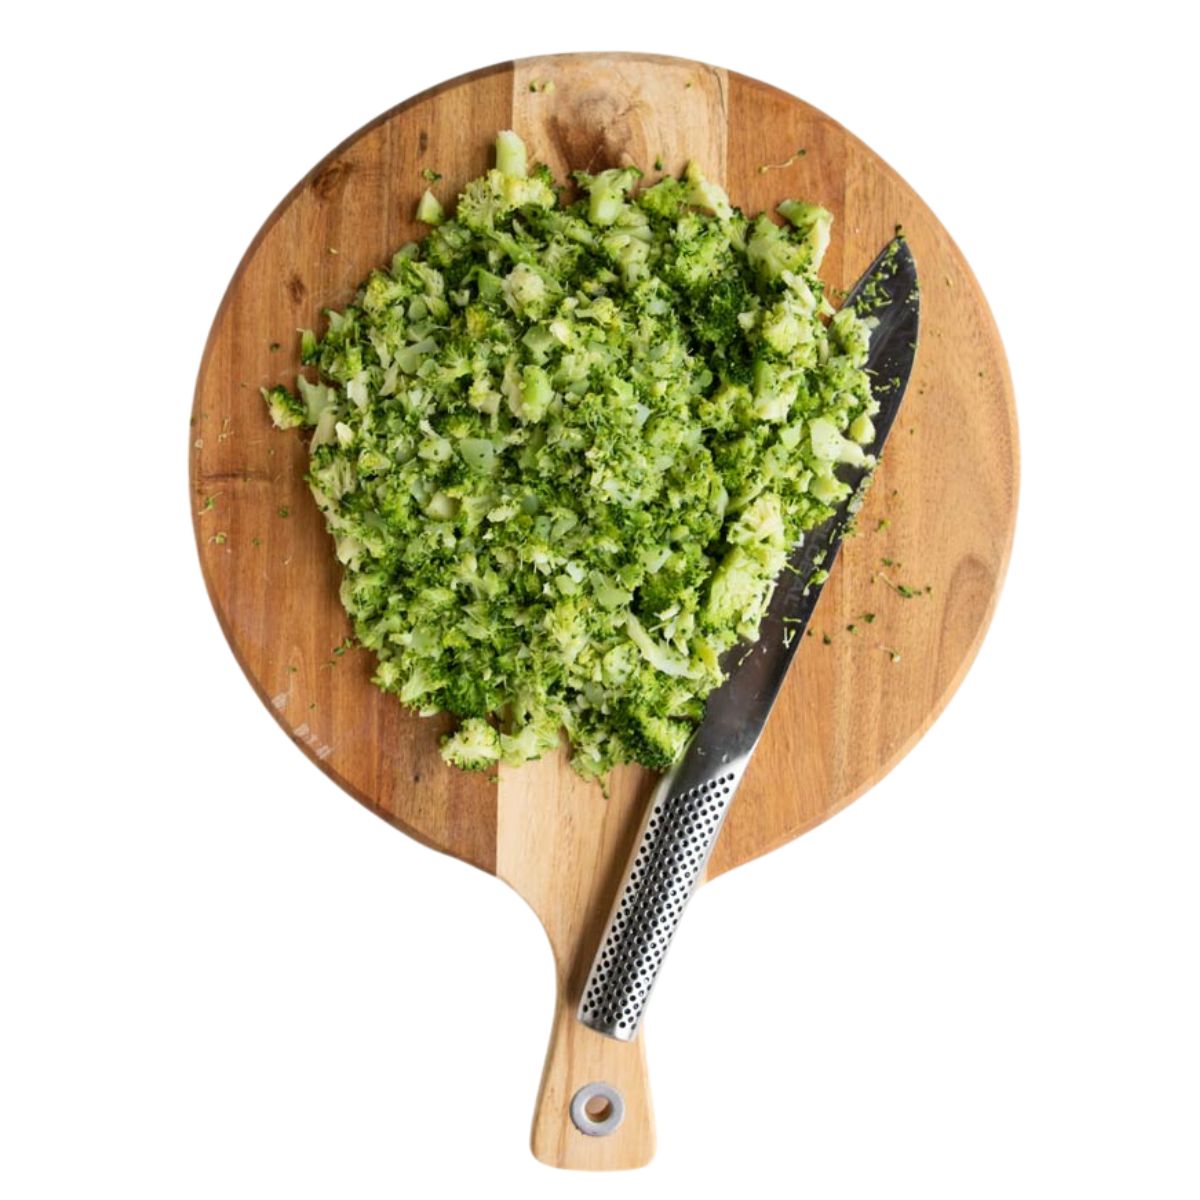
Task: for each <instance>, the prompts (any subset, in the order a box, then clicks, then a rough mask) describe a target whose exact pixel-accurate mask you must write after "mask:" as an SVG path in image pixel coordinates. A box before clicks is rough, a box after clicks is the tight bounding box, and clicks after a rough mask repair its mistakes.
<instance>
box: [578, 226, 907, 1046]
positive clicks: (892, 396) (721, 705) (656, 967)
mask: <svg viewBox="0 0 1200 1200" xmlns="http://www.w3.org/2000/svg"><path fill="white" fill-rule="evenodd" d="M844 305H853V306H854V307H855V308H856V310H857V311H858V312H859V314H860V315H870V316H873V317H875V318H876V320H877V322H878V323H877V325H876V326H875V328H874V329H873V330H872V332H871V339H870V344H869V352H868V358H867V365H866V369H867V371H868V373H869V374H870V375H871V377H872V385H871V387H872V394H873V395H874V397H875V398H876V399H877V400H878V401H879V412H878V413H877V414H876V415H875V417H874V418H873V421H874V425H875V441H874V443H873V444H872V446H871V449H872V451H874V453H875V454H876V456H877V457H878V455H879V453H880V451H882V449H883V446H884V444H885V442H886V440H887V436H888V434H889V433H890V431H891V428H892V425H893V424H894V423H895V420H896V414H897V413H898V412H899V409H900V404H901V401H902V400H903V398H904V391H905V388H906V386H907V384H908V379H909V376H910V374H911V373H912V366H913V361H914V359H915V357H916V347H917V335H918V331H919V327H920V298H919V290H918V286H917V267H916V263H915V261H914V260H913V256H912V252H911V250H910V249H909V247H908V243H907V242H906V241H905V240H904V238H903V236H902V235H899V233H898V235H897V237H895V238H893V239H892V241H890V242H889V243H888V244H887V245H886V246H885V247H884V248H883V250H881V251H880V253H879V254H878V256H877V257H876V258H875V261H874V262H872V263H871V265H870V266H869V267H868V268H867V270H866V271H865V272H864V274H863V275H862V277H861V278H860V279H859V281H858V282H857V283H856V284H855V285H854V287H853V288H852V289H851V290H850V292H849V293H848V294H847V296H846V299H845V301H844ZM874 469H875V468H874V467H872V466H869V465H864V466H858V467H852V468H849V469H845V468H844V469H843V470H842V471H841V473H840V474H839V478H841V479H842V480H844V481H845V482H847V483H849V484H850V485H851V489H852V490H851V492H850V494H849V495H848V496H847V498H846V499H845V500H843V501H842V502H841V504H840V505H838V506H837V507H836V508H835V511H834V515H833V516H832V517H830V518H829V520H828V521H826V522H825V523H824V524H823V525H822V526H820V527H819V528H818V529H815V530H813V531H811V532H810V533H809V534H808V535H807V536H806V537H805V539H804V541H803V542H802V543H801V544H800V545H799V546H797V547H796V548H795V549H794V550H793V552H792V555H791V556H790V559H789V563H788V568H787V569H785V570H784V571H783V572H782V574H781V577H780V578H779V580H778V581H777V583H776V587H775V590H774V593H773V594H772V597H771V601H770V604H769V605H768V607H767V611H766V613H765V615H764V617H763V620H762V622H761V624H760V626H759V636H758V640H757V641H756V642H754V643H753V644H752V645H751V646H750V648H749V650H747V648H746V646H745V645H744V644H742V645H740V646H735V647H733V648H732V649H731V650H730V651H728V652H727V654H726V656H725V658H724V659H723V661H722V664H721V665H722V668H723V670H725V671H726V672H727V675H726V679H725V681H724V682H723V683H722V684H721V685H720V686H719V687H718V688H716V689H715V690H714V691H713V692H712V693H711V694H710V695H709V697H708V701H707V704H706V705H705V713H704V719H703V721H702V722H701V723H700V726H699V728H698V729H697V730H696V732H695V734H694V735H693V736H692V739H691V741H690V742H689V743H688V745H687V748H686V749H685V750H684V753H683V755H682V756H681V757H680V760H679V762H678V763H676V765H675V766H674V767H673V768H672V769H671V770H670V771H669V772H668V773H667V774H666V775H664V776H663V778H662V779H661V780H660V782H659V784H658V786H657V787H656V789H655V791H654V794H653V796H652V797H651V801H650V804H649V806H648V807H647V810H646V814H645V816H644V818H643V820H642V824H641V828H640V829H639V831H638V836H637V839H636V841H635V842H634V850H633V854H632V855H631V858H630V862H629V865H628V866H627V867H626V870H625V874H624V877H623V879H622V881H621V885H620V887H619V888H618V889H617V893H616V898H615V900H614V902H613V906H612V909H611V911H610V913H609V916H608V921H607V923H606V925H605V929H604V932H603V934H602V936H601V938H600V943H599V948H598V949H597V951H596V956H595V959H594V961H593V963H592V968H591V971H590V972H589V974H588V978H587V981H586V983H585V984H584V987H583V992H582V994H581V997H580V1002H579V1008H578V1011H577V1013H576V1016H577V1017H578V1019H579V1020H580V1021H581V1022H582V1023H583V1024H584V1025H587V1026H588V1027H589V1028H591V1029H594V1030H596V1031H597V1032H598V1033H602V1034H605V1035H606V1036H608V1037H613V1038H617V1039H619V1040H621V1041H632V1039H633V1038H634V1037H635V1036H636V1035H637V1030H638V1026H639V1023H640V1021H641V1018H642V1015H643V1013H644V1011H645V1008H646V1004H647V1002H648V1001H649V998H650V992H651V990H652V988H653V986H654V983H655V981H656V979H657V978H658V974H659V971H660V970H661V968H662V962H663V958H664V956H665V955H666V952H667V949H668V947H669V945H670V943H671V939H672V938H673V936H674V933H675V930H676V927H677V926H678V924H679V920H680V918H681V917H682V915H683V910H684V908H685V907H686V905H687V903H688V901H689V900H690V898H691V896H692V893H693V892H694V891H695V888H696V884H697V882H698V880H699V878H700V875H701V873H702V872H703V870H704V867H705V865H706V864H707V862H708V859H709V856H710V855H711V853H712V848H713V846H714V845H715V844H716V841H717V836H718V835H719V834H720V832H721V828H722V826H723V824H724V822H725V817H726V815H727V814H728V812H729V806H730V804H731V803H732V801H733V798H734V795H735V794H736V792H737V789H738V785H739V784H740V783H741V781H742V777H743V775H744V774H745V772H746V768H747V766H748V765H749V762H750V757H751V755H752V754H753V753H754V748H755V746H756V745H757V744H758V740H759V738H760V737H761V736H762V731H763V729H764V727H765V725H766V722H767V717H768V716H769V715H770V712H771V708H772V707H773V705H774V703H775V699H776V697H777V696H778V694H779V690H780V688H781V687H782V686H783V681H784V679H785V678H786V676H787V671H788V667H789V666H790V665H791V662H792V659H793V657H794V656H795V654H796V651H797V649H798V648H799V646H800V644H801V642H802V641H803V640H804V632H805V629H806V628H807V625H808V622H809V620H810V618H811V617H812V613H813V610H814V608H815V607H816V604H817V600H818V598H819V597H820V594H821V589H822V587H823V586H824V582H825V580H826V579H827V578H828V574H827V573H828V572H829V571H830V570H831V569H832V567H833V564H834V561H835V560H836V558H837V554H838V550H839V548H840V546H841V542H842V537H843V535H844V533H845V530H846V528H847V524H848V522H849V521H850V520H851V519H852V518H853V515H854V513H855V512H857V510H858V508H859V506H860V505H861V503H862V500H863V495H864V492H865V488H866V485H867V483H868V482H869V480H870V478H871V475H872V473H873V471H874ZM822 572H824V573H825V574H822Z"/></svg>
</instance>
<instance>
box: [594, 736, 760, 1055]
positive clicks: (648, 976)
mask: <svg viewBox="0 0 1200 1200" xmlns="http://www.w3.org/2000/svg"><path fill="white" fill-rule="evenodd" d="M748 758H749V756H748V755H746V756H743V757H740V758H739V759H738V760H737V761H735V762H731V763H730V762H726V763H720V764H712V765H711V766H710V767H709V768H707V769H700V770H697V769H696V763H695V760H694V758H693V759H692V760H691V761H689V760H688V758H687V757H686V756H685V759H684V762H683V763H681V764H680V767H679V768H676V770H674V771H672V772H670V773H669V774H667V775H666V776H664V777H663V779H662V781H661V782H660V783H659V785H658V788H657V789H656V790H655V792H654V796H653V798H652V799H651V802H650V804H649V807H648V809H647V812H646V815H645V817H644V818H643V820H642V826H641V829H640V830H639V832H638V837H637V841H636V843H635V844H634V850H633V854H632V856H631V858H630V862H629V865H628V866H627V867H626V868H625V875H624V878H623V879H622V881H621V886H620V887H619V888H618V889H617V896H616V900H615V902H614V904H613V909H612V912H611V913H610V914H609V918H608V924H607V925H606V926H605V930H604V934H603V936H602V937H601V939H600V947H599V949H598V950H597V952H596V958H595V960H594V961H593V963H592V969H591V973H590V974H589V975H588V979H587V983H586V984H585V985H584V988H583V996H582V999H581V1000H580V1003H579V1012H578V1016H579V1020H580V1021H582V1022H583V1023H584V1024H585V1025H587V1026H588V1027H589V1028H590V1029H594V1030H596V1032H597V1033H603V1034H606V1035H607V1036H608V1037H613V1038H618V1039H620V1040H621V1041H625V1042H628V1041H632V1040H633V1038H634V1036H635V1035H636V1034H637V1031H638V1024H639V1022H640V1021H641V1019H642V1014H643V1013H644V1012H645V1009H646V1004H647V1002H648V1001H649V999H650V992H651V990H652V989H653V987H654V981H655V980H656V979H657V978H658V973H659V971H660V970H661V968H662V963H663V958H664V956H665V955H666V953H667V948H668V947H669V946H670V944H671V939H672V938H673V937H674V936H675V930H676V927H677V926H678V925H679V919H680V918H681V917H682V916H683V910H684V908H685V907H686V906H687V902H688V901H689V900H690V899H691V897H692V893H693V892H694V891H695V890H696V883H697V882H698V880H699V878H700V875H701V873H702V872H703V871H704V867H705V865H706V864H707V862H708V859H709V855H710V854H711V853H712V849H713V846H714V845H716V841H717V836H718V834H720V832H721V827H722V826H723V825H724V824H725V817H726V814H727V813H728V812H729V806H730V804H731V803H732V801H733V797H734V793H735V792H736V791H737V788H738V784H740V783H741V781H742V775H743V774H744V773H745V769H746V762H747V761H748ZM702 768H703V764H702Z"/></svg>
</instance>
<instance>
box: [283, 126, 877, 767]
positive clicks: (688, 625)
mask: <svg viewBox="0 0 1200 1200" xmlns="http://www.w3.org/2000/svg"><path fill="white" fill-rule="evenodd" d="M575 178H576V181H577V182H578V183H579V184H580V185H581V194H580V197H579V198H578V199H577V200H574V201H573V202H570V203H565V202H563V201H562V200H560V189H559V188H558V186H557V185H556V183H555V181H554V179H553V177H552V176H551V174H550V172H549V171H548V170H547V168H546V167H545V166H543V165H541V164H538V163H531V162H530V159H529V155H528V153H527V151H526V148H525V145H524V143H523V142H522V141H521V139H520V138H519V137H518V136H517V135H516V134H515V133H513V132H511V131H506V132H504V133H501V134H500V135H499V136H498V138H497V145H496V165H495V167H494V168H493V169H491V170H489V171H487V172H486V173H485V174H484V175H482V176H481V177H480V178H478V179H475V180H473V181H471V182H470V183H468V184H467V185H466V187H465V188H464V189H463V191H462V193H461V195H460V196H459V197H458V203H457V206H456V208H455V210H454V211H453V213H452V214H451V213H450V212H449V211H448V210H449V206H447V211H445V212H443V211H442V207H441V205H440V204H438V203H437V201H436V200H435V199H434V197H433V195H432V193H431V192H428V191H427V192H426V193H425V195H424V196H423V197H422V198H421V202H420V205H419V206H418V210H417V215H418V217H419V218H420V219H421V220H423V221H425V222H427V223H429V224H430V225H431V228H430V230H429V231H428V233H427V234H426V236H425V238H424V239H423V240H422V241H421V242H420V243H410V244H409V245H407V246H404V247H401V248H400V249H399V250H398V251H397V252H396V254H395V255H394V256H393V258H392V260H391V263H390V266H389V267H387V268H386V269H378V270H375V271H372V272H371V274H370V275H369V276H368V278H367V279H366V280H364V281H363V283H362V285H361V287H360V288H359V290H358V292H357V293H356V294H355V296H354V298H353V300H352V302H351V303H350V304H348V305H347V306H346V307H345V308H343V309H342V310H341V311H332V310H326V312H325V314H324V316H325V329H324V331H323V332H322V333H320V336H318V335H317V334H316V333H314V332H312V331H302V332H301V333H300V358H301V362H302V363H303V364H304V365H305V366H306V367H310V368H315V370H316V372H317V373H318V375H317V377H316V379H317V381H316V382H314V379H313V378H312V377H306V376H301V377H300V378H299V379H298V380H297V383H296V391H295V392H294V393H293V392H292V391H291V390H289V389H288V388H286V387H283V386H276V387H272V388H269V389H263V396H264V399H265V402H266V406H267V411H268V412H269V414H270V417H271V420H272V421H273V422H274V423H275V424H276V425H278V426H279V427H281V428H289V427H295V426H308V427H310V428H311V430H312V434H311V440H310V444H309V455H310V461H309V470H308V476H307V481H308V483H309V487H310V490H311V492H312V494H313V497H314V500H315V501H316V503H317V505H318V506H319V507H320V509H321V511H322V513H323V515H324V519H325V523H326V526H327V528H328V529H329V532H330V534H331V537H332V541H333V545H334V549H335V552H336V555H337V558H338V560H339V562H340V563H341V564H342V566H343V581H342V585H341V589H340V596H341V600H342V603H343V605H344V607H345V608H346V610H347V612H348V614H349V615H350V618H351V620H352V622H353V628H354V635H355V642H356V643H357V644H360V645H362V646H363V647H365V648H366V649H368V650H370V651H371V652H372V653H373V655H374V657H375V660H376V670H375V675H374V680H373V681H374V682H375V684H376V685H377V686H379V687H380V688H382V689H383V690H385V691H387V692H390V693H392V694H393V695H395V696H396V697H397V698H398V699H399V701H400V702H401V703H403V704H405V705H408V706H410V707H412V708H414V709H416V710H418V711H420V712H422V713H434V712H447V713H451V714H453V715H454V716H455V717H456V718H457V719H458V720H459V722H460V724H459V726H458V729H457V731H456V732H454V733H453V734H451V735H448V736H447V737H446V738H445V739H444V740H443V744H442V755H443V757H444V758H445V760H446V761H447V762H448V763H451V764H453V765H456V766H459V767H463V768H467V769H472V770H486V769H488V768H491V767H493V766H495V765H497V764H514V765H515V764H519V763H522V762H525V761H528V760H529V759H534V758H538V757H540V756H541V755H542V754H545V753H546V752H548V751H550V750H552V749H554V748H555V747H556V746H557V745H558V742H559V738H560V735H561V733H562V731H563V730H565V732H566V735H567V737H568V739H569V741H570V749H571V763H572V765H573V766H574V768H575V770H576V771H578V772H579V773H580V774H581V775H583V776H584V777H586V778H597V777H600V776H602V775H603V774H604V773H605V772H606V771H607V770H608V769H609V768H610V767H612V766H613V765H614V764H616V763H619V762H629V761H635V762H640V763H643V764H644V765H646V766H648V767H650V768H652V769H655V770H665V769H667V768H668V767H669V766H670V765H671V764H672V763H673V762H675V761H676V760H677V758H678V756H679V755H680V754H681V753H682V751H683V748H684V746H685V745H686V743H687V741H688V739H689V738H690V736H691V734H692V732H693V730H694V729H695V728H696V725H697V723H698V722H699V720H700V719H701V717H702V716H703V712H704V700H705V697H706V696H707V695H708V694H709V692H711V691H712V689H713V688H714V687H716V686H717V685H718V684H719V683H720V682H721V680H722V679H723V678H724V671H723V668H722V666H721V661H722V655H723V654H724V653H725V652H726V651H727V650H731V648H732V647H733V646H734V645H735V644H736V643H737V642H739V641H753V640H754V639H755V638H756V637H757V636H758V627H759V624H760V622H761V619H762V615H763V613H764V611H765V609H766V606H767V604H768V603H769V601H770V598H771V594H772V591H773V589H774V587H775V582H776V578H777V576H778V574H779V572H780V570H781V569H782V567H783V565H784V563H785V562H786V558H787V555H788V552H789V550H790V548H791V547H792V546H794V545H795V544H796V543H797V542H798V541H799V540H800V539H801V538H802V537H803V535H804V533H805V532H806V531H808V530H810V529H812V528H814V527H815V526H817V525H818V524H820V523H821V522H822V521H825V520H827V519H828V518H829V517H830V516H831V515H832V512H833V509H832V507H831V506H832V505H833V504H835V503H837V501H838V500H840V499H842V498H843V497H844V496H846V495H848V494H849V491H850V485H849V484H848V483H847V482H845V481H843V480H841V479H839V477H838V470H839V467H840V465H841V464H845V463H850V464H855V465H861V466H869V465H870V464H871V463H872V462H873V459H872V458H871V456H870V455H869V454H867V452H866V451H865V450H864V447H866V446H869V445H871V443H872V442H873V440H874V437H875V429H874V424H873V422H872V420H871V418H872V416H874V415H875V413H876V412H877V411H878V404H877V402H876V400H875V398H874V397H873V396H872V393H871V388H870V382H869V379H868V376H867V375H866V373H865V372H864V371H863V369H862V368H863V366H864V364H865V362H866V354H867V347H868V345H869V338H870V333H871V328H872V324H873V322H874V318H872V317H864V316H859V315H858V314H857V313H855V312H853V311H847V310H842V311H840V312H838V313H836V315H833V316H832V319H831V320H828V323H826V320H827V318H829V317H830V314H831V313H832V309H831V307H830V306H829V305H828V304H827V302H826V301H825V300H824V299H823V296H824V289H823V287H822V284H821V281H820V279H819V278H818V276H817V274H816V268H817V265H818V263H819V262H820V259H821V255H822V254H823V252H824V249H825V246H826V245H827V244H828V238H829V221H830V220H831V218H830V217H829V214H828V213H827V212H826V210H824V209H821V208H819V207H817V206H815V205H806V204H801V203H799V202H796V201H785V202H784V203H783V204H781V205H780V206H779V211H780V213H781V214H782V215H783V216H784V217H785V218H786V219H787V221H788V222H789V224H788V226H786V227H782V226H779V225H776V224H775V223H774V222H773V221H771V220H770V219H769V218H768V217H766V216H760V217H759V218H758V219H757V220H756V221H755V222H753V223H751V222H749V221H747V219H746V217H745V216H744V215H743V214H742V213H741V212H740V211H739V210H738V209H737V208H735V207H734V206H733V205H732V204H731V203H730V201H729V198H728V196H726V195H725V193H724V192H723V191H722V190H721V188H719V187H718V186H716V185H715V184H714V183H712V182H711V181H709V180H706V179H705V178H704V176H703V174H702V173H701V172H700V170H699V169H698V168H697V167H696V166H695V164H689V165H688V167H687V169H686V171H685V172H684V174H683V176H682V177H681V178H674V177H672V176H667V177H665V178H663V179H661V180H659V181H658V182H657V183H655V184H654V185H653V186H651V187H645V188H642V187H640V186H639V183H640V180H641V172H640V171H639V170H638V169H637V168H636V167H633V166H627V167H618V168H612V169H609V170H603V171H599V172H597V173H595V174H585V173H577V174H576V176H575ZM429 182H431V183H432V182H434V181H433V180H432V179H430V180H429ZM311 374H312V373H311V371H310V372H309V375H310V376H311ZM280 514H281V515H284V516H286V515H287V511H286V510H284V509H281V510H280ZM865 619H866V618H864V620H865Z"/></svg>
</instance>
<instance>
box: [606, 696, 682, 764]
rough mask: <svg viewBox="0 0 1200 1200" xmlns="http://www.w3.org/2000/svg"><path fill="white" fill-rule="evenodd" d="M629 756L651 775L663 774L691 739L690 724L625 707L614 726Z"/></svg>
mask: <svg viewBox="0 0 1200 1200" xmlns="http://www.w3.org/2000/svg"><path fill="white" fill-rule="evenodd" d="M614 724H615V727H616V732H617V736H618V737H619V738H620V739H621V741H622V742H623V743H624V744H625V747H626V749H627V750H628V751H629V753H630V754H631V756H632V757H633V758H634V759H635V760H636V761H637V762H640V763H641V764H642V765H643V766H646V767H649V768H650V769H651V770H652V771H667V770H670V768H671V767H672V766H674V765H675V763H676V762H677V761H678V759H679V756H680V755H681V754H682V753H683V749H684V747H685V746H686V745H687V743H688V739H689V738H690V737H691V736H692V729H693V726H692V724H691V722H690V721H674V720H671V719H669V718H667V717H662V716H659V715H657V714H656V713H654V712H650V711H647V710H646V709H645V708H643V707H639V706H632V705H631V706H626V707H625V708H624V709H622V711H621V712H620V713H619V714H618V715H617V720H616V721H615V722H614Z"/></svg>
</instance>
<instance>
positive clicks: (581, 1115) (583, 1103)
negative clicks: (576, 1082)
mask: <svg viewBox="0 0 1200 1200" xmlns="http://www.w3.org/2000/svg"><path fill="white" fill-rule="evenodd" d="M624 1116H625V1101H624V1100H622V1099H621V1093H620V1092H618V1091H617V1089H616V1088H615V1087H613V1086H612V1085H611V1084H608V1083H587V1084H584V1086H583V1087H581V1088H580V1089H579V1091H577V1092H576V1093H575V1095H574V1096H572V1097H571V1120H572V1121H573V1122H574V1123H575V1128H576V1129H578V1130H579V1132H580V1133H585V1134H587V1135H588V1137H606V1136H607V1135H608V1134H610V1133H612V1132H614V1131H615V1130H616V1128H617V1126H619V1125H620V1124H621V1120H622V1118H624Z"/></svg>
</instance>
